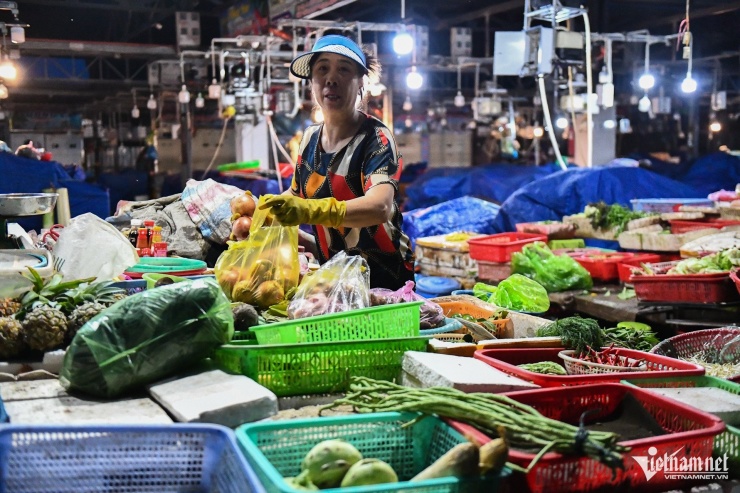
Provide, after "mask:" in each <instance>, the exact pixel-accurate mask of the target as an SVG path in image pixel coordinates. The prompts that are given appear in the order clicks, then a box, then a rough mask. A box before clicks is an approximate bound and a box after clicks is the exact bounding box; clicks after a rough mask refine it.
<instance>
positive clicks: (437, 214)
mask: <svg viewBox="0 0 740 493" xmlns="http://www.w3.org/2000/svg"><path fill="white" fill-rule="evenodd" d="M498 211H499V206H498V205H496V204H494V203H491V202H487V201H485V200H481V199H476V198H475V197H460V198H457V199H453V200H450V201H448V202H443V203H441V204H437V205H434V206H431V207H427V208H424V209H416V210H413V211H409V212H405V213H404V214H403V230H404V232H405V233H406V234H407V235H409V238H410V239H411V243H412V245H414V246H415V244H416V239H417V238H426V237H427V236H435V235H441V234H447V233H452V232H453V231H470V232H473V233H493V232H494V229H493V224H494V220H495V219H496V215H497V214H498Z"/></svg>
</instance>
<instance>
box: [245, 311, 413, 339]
mask: <svg viewBox="0 0 740 493" xmlns="http://www.w3.org/2000/svg"><path fill="white" fill-rule="evenodd" d="M421 305H422V302H411V303H398V304H396V305H383V306H375V307H372V308H362V309H360V310H351V311H347V312H342V313H330V314H327V315H318V316H316V317H306V318H299V319H296V320H288V321H286V322H278V323H274V324H268V325H259V326H256V327H251V329H250V330H252V331H253V332H254V333H255V334H256V335H257V342H258V343H260V344H296V343H304V342H334V341H357V340H366V339H392V338H399V337H416V336H418V335H419V307H420V306H421Z"/></svg>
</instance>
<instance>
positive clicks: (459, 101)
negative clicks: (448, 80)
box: [455, 91, 465, 108]
mask: <svg viewBox="0 0 740 493" xmlns="http://www.w3.org/2000/svg"><path fill="white" fill-rule="evenodd" d="M455 106H457V107H458V108H462V107H463V106H465V96H463V94H462V91H457V95H456V96H455Z"/></svg>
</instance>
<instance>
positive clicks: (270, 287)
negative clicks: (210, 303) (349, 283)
mask: <svg viewBox="0 0 740 493" xmlns="http://www.w3.org/2000/svg"><path fill="white" fill-rule="evenodd" d="M263 201H264V199H263V198H260V200H259V202H258V205H257V209H256V211H255V213H254V217H253V218H252V226H251V228H250V229H249V238H247V239H246V240H243V241H235V242H231V243H229V249H228V250H227V251H225V252H224V253H222V254H221V256H220V257H219V258H218V260H217V261H216V266H215V269H214V270H215V273H216V279H217V280H218V283H219V284H220V285H221V288H222V289H223V290H224V292H225V293H226V295H227V296H228V297H229V299H231V300H232V301H241V302H243V303H249V304H250V305H253V306H257V307H260V308H268V307H270V306H272V305H276V304H278V303H280V302H281V301H283V300H284V299H285V297H286V295H287V294H288V292H289V291H290V290H291V289H293V288H295V287H296V286H297V285H298V276H299V274H300V264H299V263H298V227H297V226H281V225H280V224H279V223H278V222H277V221H274V220H273V218H272V217H271V215H270V214H269V209H265V210H260V208H259V206H260V205H262V203H263Z"/></svg>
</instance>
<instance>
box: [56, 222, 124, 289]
mask: <svg viewBox="0 0 740 493" xmlns="http://www.w3.org/2000/svg"><path fill="white" fill-rule="evenodd" d="M54 257H55V259H54V267H55V268H56V270H58V271H59V272H61V273H62V275H64V278H65V279H67V280H72V279H84V278H87V277H95V278H97V280H108V279H113V278H114V277H116V276H119V275H121V274H123V272H124V271H125V270H126V269H128V268H129V267H131V266H132V265H136V264H137V263H138V262H139V256H138V255H137V254H136V249H135V248H134V246H133V245H132V244H131V243H130V242H129V241H128V238H126V237H125V236H123V234H122V233H121V232H119V231H118V230H117V229H116V228H115V227H114V226H113V225H111V224H108V223H107V222H105V221H103V220H102V219H100V218H99V217H97V216H95V215H94V214H90V213H87V214H82V215H81V216H77V217H75V218H74V219H72V221H71V222H70V223H69V226H67V227H65V228H64V229H63V230H62V232H61V233H60V234H59V240H57V244H56V246H55V247H54Z"/></svg>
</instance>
